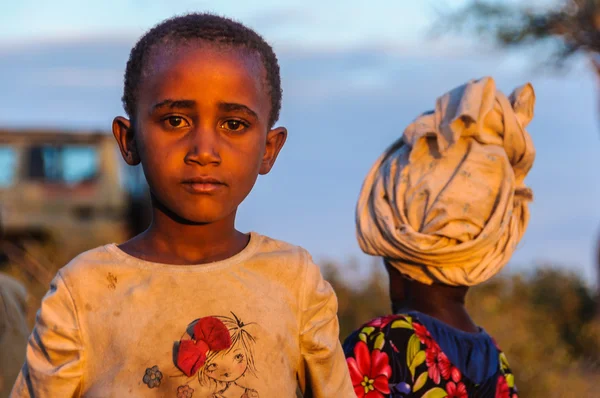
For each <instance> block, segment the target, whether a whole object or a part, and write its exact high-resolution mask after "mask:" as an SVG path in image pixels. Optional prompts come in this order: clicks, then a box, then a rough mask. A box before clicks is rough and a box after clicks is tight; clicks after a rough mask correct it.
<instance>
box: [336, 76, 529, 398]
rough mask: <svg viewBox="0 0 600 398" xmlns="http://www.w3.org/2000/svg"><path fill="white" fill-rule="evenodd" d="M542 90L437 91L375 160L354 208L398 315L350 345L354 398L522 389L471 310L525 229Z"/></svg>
mask: <svg viewBox="0 0 600 398" xmlns="http://www.w3.org/2000/svg"><path fill="white" fill-rule="evenodd" d="M534 102H535V94H534V91H533V87H532V86H531V85H530V84H526V85H524V86H522V87H520V88H517V89H516V90H515V91H514V92H513V93H512V94H511V95H510V96H509V97H506V96H505V95H504V94H502V93H501V92H500V91H498V90H497V89H496V85H495V82H494V80H493V79H492V78H489V77H487V78H483V79H480V80H474V81H470V82H468V83H466V84H464V85H462V86H460V87H458V88H456V89H454V90H452V91H450V92H448V93H446V94H444V95H443V96H441V97H440V98H438V100H437V102H436V107H435V110H434V111H432V112H428V113H425V114H423V115H421V116H419V117H418V118H417V119H416V120H415V121H414V122H413V123H412V124H411V125H409V126H408V127H407V128H406V130H405V131H404V134H403V136H402V137H401V138H400V139H399V140H398V141H396V142H395V143H394V144H393V145H392V146H391V147H390V148H389V149H388V150H387V151H386V152H385V153H384V154H383V155H382V156H381V157H380V158H379V159H378V160H377V162H376V163H375V165H374V166H373V168H372V169H371V171H370V172H369V174H368V176H367V178H366V180H365V182H364V185H363V187H362V191H361V193H360V197H359V200H358V204H357V209H356V225H357V237H358V241H359V244H360V247H361V248H362V250H363V251H364V252H365V253H367V254H371V255H375V256H381V257H383V259H384V263H385V266H386V269H387V270H388V273H389V276H390V295H391V300H392V308H393V310H394V315H391V316H387V317H381V318H376V319H374V320H372V321H371V322H369V323H367V324H365V325H364V326H363V327H362V328H360V329H358V330H357V331H355V332H354V333H353V334H352V335H350V337H348V339H347V340H346V342H345V344H344V351H345V353H346V356H347V363H348V366H349V369H350V375H351V378H352V383H353V385H354V390H355V393H356V395H357V396H358V397H383V396H392V397H421V396H427V397H429V396H435V397H442V396H448V397H471V396H477V397H510V398H514V397H516V387H515V385H514V378H513V375H512V373H511V371H510V369H509V367H508V363H507V361H506V358H505V356H504V354H503V353H502V352H501V351H500V349H499V348H498V347H497V346H496V344H495V342H494V340H493V339H492V338H491V337H490V336H489V335H488V334H487V333H486V332H485V330H483V329H482V328H480V327H478V326H477V325H475V323H474V322H473V321H472V320H471V318H470V317H469V314H468V312H467V310H466V308H465V306H464V302H465V296H466V294H467V291H468V289H469V287H470V286H473V285H477V284H480V283H482V282H484V281H486V280H488V279H489V278H491V277H492V276H494V275H496V274H497V273H498V272H499V271H500V270H501V269H502V267H503V266H504V265H505V264H506V263H507V262H508V261H509V259H510V258H511V255H512V253H513V251H514V250H515V248H516V246H517V244H518V242H519V240H520V239H521V237H522V236H523V233H524V232H525V229H526V226H527V223H528V219H529V210H528V203H529V201H530V200H531V199H532V193H531V190H530V189H529V188H527V187H526V186H525V185H524V179H525V176H526V175H527V173H528V172H529V170H530V169H531V166H532V164H533V160H534V157H535V151H534V148H533V144H532V141H531V138H530V136H529V134H528V133H527V131H526V130H525V127H526V126H527V124H528V123H529V122H530V121H531V119H532V117H533V107H534Z"/></svg>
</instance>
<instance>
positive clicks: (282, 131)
mask: <svg viewBox="0 0 600 398" xmlns="http://www.w3.org/2000/svg"><path fill="white" fill-rule="evenodd" d="M286 139H287V129H286V128H285V127H277V128H275V129H273V130H270V131H269V132H268V133H267V145H266V147H265V154H264V155H263V158H262V162H261V164H260V170H259V173H260V174H267V173H268V172H269V171H271V169H272V168H273V165H274V164H275V160H277V155H279V151H281V148H283V144H285V140H286Z"/></svg>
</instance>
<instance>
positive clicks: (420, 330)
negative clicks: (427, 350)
mask: <svg viewBox="0 0 600 398" xmlns="http://www.w3.org/2000/svg"><path fill="white" fill-rule="evenodd" d="M412 325H413V329H414V330H415V334H416V335H417V337H418V338H419V340H421V343H423V344H425V345H426V346H427V347H429V345H430V344H432V343H433V338H432V337H431V334H429V331H428V330H427V329H425V326H423V325H421V324H420V323H417V322H414V321H413V324H412Z"/></svg>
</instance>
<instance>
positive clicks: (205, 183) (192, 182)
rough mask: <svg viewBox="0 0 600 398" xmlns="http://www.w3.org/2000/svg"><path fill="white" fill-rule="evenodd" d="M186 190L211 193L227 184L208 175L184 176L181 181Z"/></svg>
mask: <svg viewBox="0 0 600 398" xmlns="http://www.w3.org/2000/svg"><path fill="white" fill-rule="evenodd" d="M181 183H182V184H183V186H184V187H185V189H186V190H188V191H190V192H192V193H200V194H202V193H212V192H215V191H217V190H219V189H222V188H224V187H225V186H227V184H225V183H224V182H223V181H221V180H219V179H217V178H214V177H209V176H201V177H192V178H186V179H184V180H183V181H181Z"/></svg>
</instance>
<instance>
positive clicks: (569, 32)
mask: <svg viewBox="0 0 600 398" xmlns="http://www.w3.org/2000/svg"><path fill="white" fill-rule="evenodd" d="M440 17H441V18H439V20H438V21H437V22H438V23H437V24H436V28H435V29H434V31H436V32H437V33H440V32H442V31H444V32H445V31H458V32H461V33H465V32H469V33H477V34H479V35H482V36H484V37H488V38H492V39H493V40H495V41H496V42H497V43H498V44H500V45H502V46H504V47H522V46H530V45H539V44H546V43H549V44H551V45H552V46H553V47H554V52H553V54H552V55H551V58H552V60H553V61H554V63H555V65H557V66H562V65H563V64H564V62H565V61H567V60H569V59H570V58H572V56H574V55H576V54H583V55H585V56H587V57H588V58H589V59H590V61H591V63H592V65H593V68H594V71H595V73H596V76H598V78H599V79H600V0H559V1H558V2H557V3H556V4H555V6H554V7H547V8H542V9H540V8H539V7H538V8H534V7H532V6H527V5H524V6H521V5H516V4H506V2H502V3H501V2H499V1H494V0H470V1H469V2H467V4H466V5H464V6H462V7H459V8H456V9H451V10H447V11H442V12H441V15H440Z"/></svg>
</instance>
